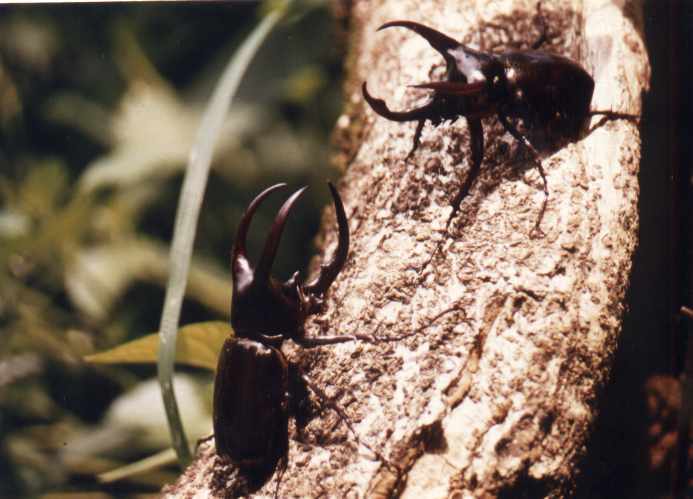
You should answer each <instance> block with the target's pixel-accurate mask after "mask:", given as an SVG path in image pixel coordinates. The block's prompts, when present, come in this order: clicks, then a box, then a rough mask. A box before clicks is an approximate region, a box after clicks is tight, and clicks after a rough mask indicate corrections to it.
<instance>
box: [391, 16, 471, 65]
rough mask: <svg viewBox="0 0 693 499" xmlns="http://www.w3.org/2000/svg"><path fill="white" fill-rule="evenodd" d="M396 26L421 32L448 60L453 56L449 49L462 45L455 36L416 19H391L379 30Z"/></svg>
mask: <svg viewBox="0 0 693 499" xmlns="http://www.w3.org/2000/svg"><path fill="white" fill-rule="evenodd" d="M394 27H400V28H407V29H410V30H412V31H414V32H415V33H417V34H419V35H420V36H421V37H422V38H424V39H425V40H426V41H427V42H428V43H430V44H431V47H433V48H434V49H435V50H436V51H438V53H439V54H440V55H442V56H443V57H444V58H445V60H446V61H447V60H448V59H450V58H451V57H452V56H451V55H450V54H449V53H448V50H450V49H454V48H457V47H459V46H460V45H462V44H461V43H460V42H458V41H457V40H455V39H454V38H450V37H449V36H448V35H446V34H444V33H441V32H440V31H436V30H435V29H433V28H429V27H428V26H424V25H423V24H419V23H417V22H414V21H390V22H389V23H385V24H383V25H382V26H380V27H379V28H378V31H380V30H381V29H385V28H394Z"/></svg>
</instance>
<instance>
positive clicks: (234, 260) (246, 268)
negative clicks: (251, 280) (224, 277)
mask: <svg viewBox="0 0 693 499" xmlns="http://www.w3.org/2000/svg"><path fill="white" fill-rule="evenodd" d="M284 187H286V184H275V185H273V186H271V187H268V188H267V189H265V190H264V191H262V192H261V193H260V194H258V195H257V196H255V199H253V200H252V201H251V202H250V204H249V205H248V208H246V210H245V213H243V217H242V218H241V222H240V223H239V224H238V231H236V240H235V242H234V244H233V250H232V251H231V271H232V273H233V278H234V280H237V279H238V277H239V276H240V275H241V274H243V273H252V271H251V270H250V264H249V263H248V258H247V256H246V249H245V243H246V237H247V235H248V227H250V222H251V221H252V219H253V215H254V214H255V211H256V210H257V208H258V207H259V206H260V204H261V203H262V202H263V201H264V200H265V198H266V197H267V196H269V195H270V194H272V193H273V192H274V191H276V190H279V189H282V188H284Z"/></svg>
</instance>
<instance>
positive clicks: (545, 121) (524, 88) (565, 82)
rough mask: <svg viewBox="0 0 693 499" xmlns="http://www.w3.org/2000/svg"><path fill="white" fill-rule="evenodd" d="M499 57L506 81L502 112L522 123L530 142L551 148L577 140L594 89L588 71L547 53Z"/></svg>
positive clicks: (540, 146) (588, 110)
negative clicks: (506, 93)
mask: <svg viewBox="0 0 693 499" xmlns="http://www.w3.org/2000/svg"><path fill="white" fill-rule="evenodd" d="M498 58H499V60H500V61H501V62H502V64H503V66H504V68H505V74H506V78H507V81H508V83H507V85H508V93H509V99H508V103H507V104H506V105H505V111H506V113H507V114H508V115H509V116H510V117H512V118H520V119H522V120H523V121H524V122H525V127H526V128H527V130H526V133H527V134H528V135H529V136H530V139H531V140H530V141H531V142H532V144H533V145H534V146H535V147H536V148H537V149H540V150H541V149H546V150H552V149H558V148H560V147H562V146H563V145H565V143H567V142H574V141H576V140H578V138H579V137H580V135H581V132H582V131H583V128H584V127H585V125H586V122H587V119H588V117H589V112H590V103H591V101H592V93H593V92H594V80H593V79H592V77H591V76H590V75H589V73H587V71H585V69H584V68H583V67H582V66H580V65H579V64H577V63H576V62H574V61H571V60H570V59H568V58H566V57H562V56H560V55H556V54H551V53H548V52H541V51H508V52H504V53H502V54H499V55H498Z"/></svg>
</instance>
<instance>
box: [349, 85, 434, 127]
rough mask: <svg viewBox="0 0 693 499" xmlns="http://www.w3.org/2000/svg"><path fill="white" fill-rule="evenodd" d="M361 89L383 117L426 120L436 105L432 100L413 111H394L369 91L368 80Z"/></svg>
mask: <svg viewBox="0 0 693 499" xmlns="http://www.w3.org/2000/svg"><path fill="white" fill-rule="evenodd" d="M361 90H362V91H363V97H364V99H366V102H368V104H370V106H371V108H373V111H375V112H376V113H378V114H379V115H380V116H382V117H383V118H386V119H388V120H392V121H418V120H425V119H427V118H428V117H429V116H431V114H432V111H433V108H434V106H435V104H434V103H433V101H431V102H429V103H428V104H424V105H423V106H421V107H417V108H416V109H412V110H411V111H392V110H390V108H389V107H387V104H385V101H384V100H382V99H378V98H377V97H373V96H372V95H371V94H370V93H369V92H368V88H367V87H366V82H364V83H363V85H362V86H361Z"/></svg>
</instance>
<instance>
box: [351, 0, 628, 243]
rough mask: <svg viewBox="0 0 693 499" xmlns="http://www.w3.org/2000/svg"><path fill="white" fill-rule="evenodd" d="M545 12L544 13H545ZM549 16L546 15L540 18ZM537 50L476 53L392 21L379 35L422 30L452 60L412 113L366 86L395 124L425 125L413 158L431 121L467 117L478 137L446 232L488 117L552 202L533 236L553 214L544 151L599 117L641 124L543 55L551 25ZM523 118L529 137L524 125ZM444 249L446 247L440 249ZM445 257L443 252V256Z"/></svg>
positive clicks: (478, 158)
mask: <svg viewBox="0 0 693 499" xmlns="http://www.w3.org/2000/svg"><path fill="white" fill-rule="evenodd" d="M538 10H539V8H538ZM540 15H541V14H539V16H540ZM542 26H543V31H544V32H543V33H542V35H541V37H540V38H539V39H538V40H537V41H536V42H535V43H534V44H533V45H532V49H531V50H508V51H505V52H500V53H492V52H484V51H480V50H475V49H472V48H470V47H468V46H466V45H464V44H462V43H460V42H458V41H457V40H455V39H453V38H451V37H449V36H447V35H445V34H443V33H441V32H439V31H437V30H435V29H433V28H430V27H428V26H424V25H423V24H419V23H417V22H413V21H391V22H388V23H385V24H383V25H382V26H380V28H378V30H382V29H386V28H394V27H401V28H406V29H409V30H412V31H414V32H415V33H417V34H419V35H420V36H421V37H423V38H425V39H426V40H427V41H428V43H429V44H430V45H431V46H432V47H433V48H434V49H435V50H436V51H437V52H438V53H439V54H440V55H442V56H443V58H444V59H445V63H446V78H445V80H444V81H432V82H426V83H421V84H418V85H412V86H413V87H414V88H420V89H427V90H432V91H433V93H432V95H431V97H430V99H429V101H428V102H427V103H426V104H424V105H423V106H421V107H418V108H416V109H412V110H409V111H392V110H390V109H389V108H388V107H387V104H385V101H383V100H382V99H378V98H376V97H373V96H372V95H371V94H370V93H369V92H368V88H367V86H366V83H365V82H364V83H363V86H362V92H363V96H364V98H365V100H366V102H368V104H369V105H370V106H371V108H372V109H373V110H374V111H375V112H376V113H377V114H379V115H380V116H382V117H384V118H387V119H389V120H392V121H398V122H405V121H418V124H417V127H416V131H415V133H414V140H413V144H412V148H411V150H410V152H409V154H408V155H407V160H408V159H409V158H411V157H412V155H413V154H414V152H415V151H416V149H417V148H418V147H419V144H420V139H421V132H422V130H423V127H424V124H425V122H426V120H429V121H430V122H431V123H432V124H433V125H434V126H438V125H440V124H441V123H443V122H444V121H455V120H456V119H458V118H459V117H462V116H463V117H465V118H466V120H467V124H468V126H469V131H470V140H471V144H470V146H471V167H470V171H469V174H468V175H467V178H466V179H465V181H464V182H463V183H462V185H461V186H460V188H459V190H458V192H457V194H456V195H455V197H454V198H453V200H452V202H451V205H452V211H451V213H450V216H449V217H448V220H447V224H446V229H445V231H446V233H447V231H448V228H449V226H450V222H451V221H452V220H453V218H454V217H455V215H456V214H457V212H458V211H459V208H460V204H461V202H462V200H463V199H464V198H465V197H466V195H467V194H468V193H469V190H470V188H471V186H472V184H473V182H474V180H475V179H476V178H477V176H478V175H479V171H480V167H481V162H482V159H483V155H484V131H483V128H482V124H481V119H482V118H485V117H490V116H496V117H497V118H498V121H500V123H501V125H502V126H503V128H504V129H505V130H506V131H507V132H508V133H510V135H512V136H513V137H514V138H515V139H516V140H517V141H519V142H520V143H521V144H522V145H524V146H525V147H526V148H527V149H528V150H529V151H530V153H531V155H532V156H533V158H534V162H535V163H536V165H537V167H538V169H539V173H540V174H541V177H542V180H543V183H544V193H545V195H546V196H545V199H544V204H543V206H542V209H541V212H540V215H539V217H538V219H537V221H536V225H535V227H534V230H533V233H540V232H541V231H540V230H539V226H540V223H541V219H542V217H543V214H544V210H545V209H546V200H547V199H548V186H547V182H546V175H545V172H544V169H543V168H542V166H541V162H540V161H539V151H550V150H557V149H558V148H560V147H562V146H564V145H565V144H567V143H568V142H574V141H577V140H578V139H579V138H580V135H581V134H582V133H583V131H584V130H585V129H586V127H587V123H588V118H589V117H590V116H592V115H604V116H605V117H606V119H620V118H623V119H629V120H635V119H637V116H634V115H629V114H625V113H617V112H612V111H591V110H590V103H591V101H592V93H593V91H594V80H593V79H592V77H591V76H590V75H589V74H588V73H587V71H585V69H583V68H582V67H581V66H580V65H579V64H577V63H576V62H574V61H572V60H570V59H568V58H566V57H563V56H560V55H556V54H552V53H549V52H545V51H541V50H537V49H538V48H539V47H540V46H541V44H542V43H543V42H544V41H545V40H546V38H547V36H546V25H545V24H544V23H543V22H542ZM516 120H521V121H522V123H523V125H524V130H525V132H524V133H523V132H521V131H520V130H519V129H518V127H517V126H516V124H515V122H516ZM438 247H440V245H439V246H438ZM436 251H437V250H436Z"/></svg>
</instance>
